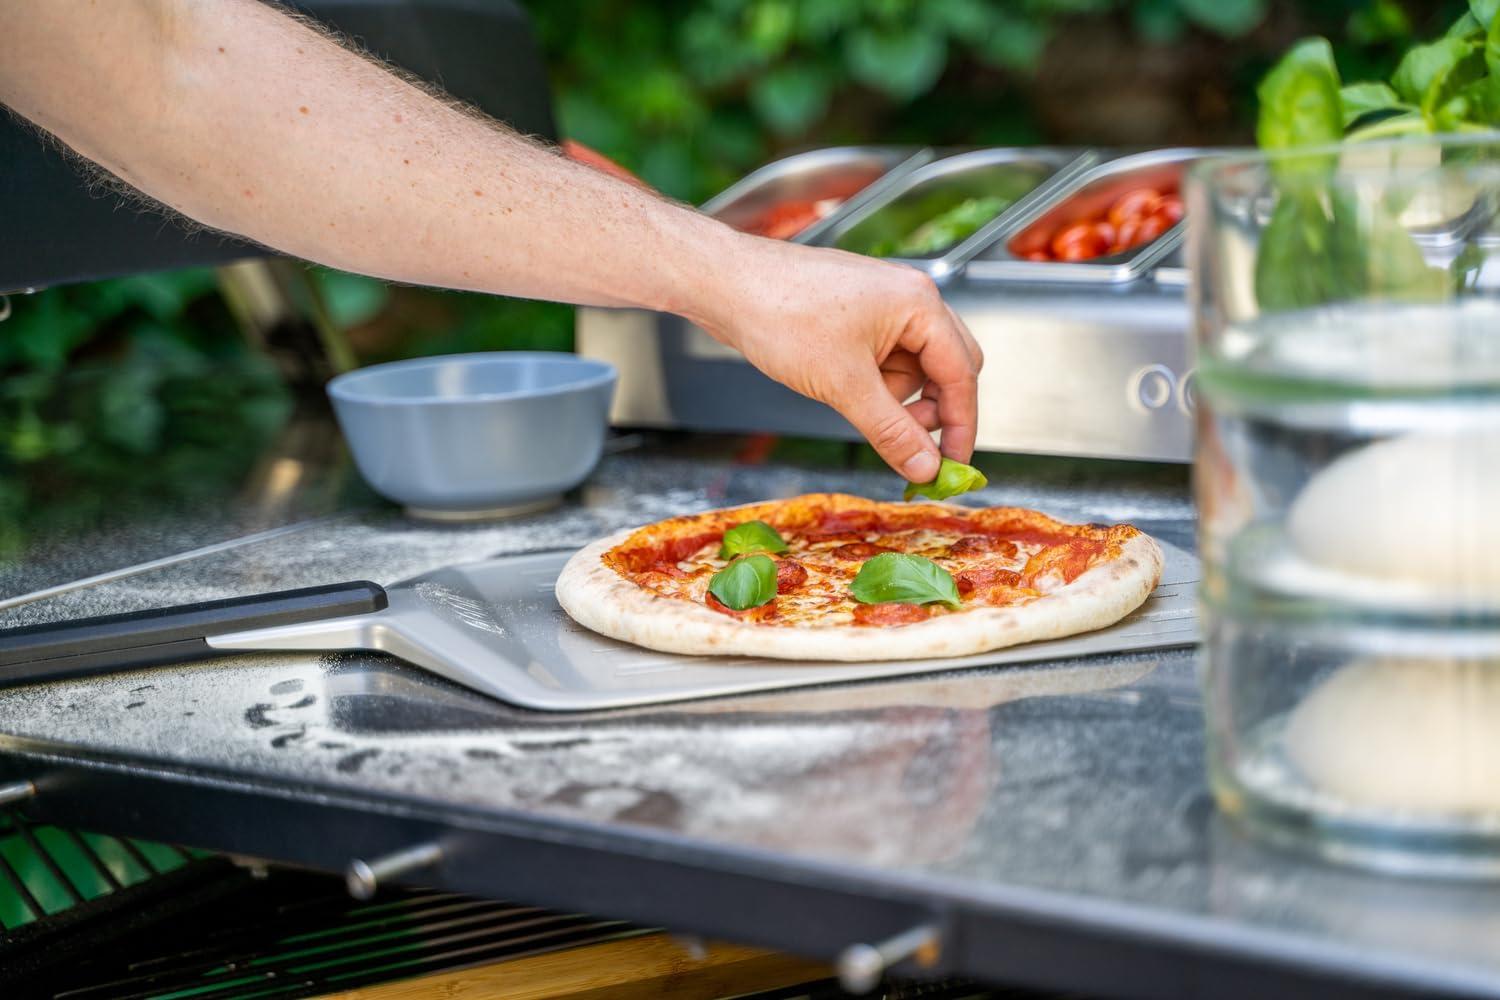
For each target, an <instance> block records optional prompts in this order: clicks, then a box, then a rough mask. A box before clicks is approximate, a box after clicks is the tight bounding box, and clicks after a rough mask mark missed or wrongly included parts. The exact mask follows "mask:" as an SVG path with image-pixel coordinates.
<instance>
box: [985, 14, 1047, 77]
mask: <svg viewBox="0 0 1500 1000" xmlns="http://www.w3.org/2000/svg"><path fill="white" fill-rule="evenodd" d="M1047 38H1048V30H1047V26H1046V25H1044V24H1039V23H1037V22H1036V21H1034V20H1031V19H1028V18H1024V17H1016V16H1014V15H1010V14H1007V13H1004V12H996V23H995V25H994V27H993V28H992V29H991V30H990V32H989V34H988V37H986V38H985V39H984V40H983V41H982V42H981V43H980V44H979V52H978V55H979V58H980V59H983V60H984V61H985V62H987V63H990V64H991V65H993V66H1000V67H1002V68H1005V69H1013V70H1019V71H1021V72H1031V71H1032V70H1034V69H1035V68H1036V64H1037V63H1038V62H1039V61H1040V60H1041V58H1042V50H1043V49H1045V48H1046V47H1047Z"/></svg>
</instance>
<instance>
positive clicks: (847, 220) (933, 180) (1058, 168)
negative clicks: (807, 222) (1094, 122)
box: [813, 148, 1094, 276]
mask: <svg viewBox="0 0 1500 1000" xmlns="http://www.w3.org/2000/svg"><path fill="white" fill-rule="evenodd" d="M1092 162H1094V155H1093V154H1091V153H1084V154H1079V153H1077V152H1075V151H1072V150H1057V149H1025V148H1018V149H980V150H975V151H973V152H969V153H960V154H958V155H956V156H949V157H946V158H944V159H940V160H938V161H937V162H935V163H929V164H927V165H926V166H924V167H922V168H920V169H918V170H915V171H913V172H912V173H911V174H909V175H908V176H907V177H906V178H905V179H904V182H903V183H902V184H901V185H900V186H899V187H897V188H895V189H894V190H889V191H887V192H885V193H884V194H885V196H884V197H881V198H879V199H873V198H872V199H870V200H869V201H867V202H865V203H864V205H863V206H862V207H860V208H858V209H855V208H850V209H849V210H848V211H846V212H844V213H842V214H841V216H840V217H839V218H838V219H836V220H828V225H827V226H826V227H824V228H823V231H822V232H821V233H820V234H819V236H818V238H817V239H815V240H814V241H813V242H817V243H820V244H823V245H831V246H836V247H839V248H840V249H844V250H852V251H854V252H856V253H861V252H865V250H866V249H867V248H869V247H871V246H872V245H874V244H876V243H878V242H881V241H883V240H886V239H889V238H895V237H898V236H901V235H905V234H906V233H909V232H911V231H912V230H913V229H914V228H916V227H917V226H920V225H921V224H922V223H924V222H926V221H929V220H930V219H932V218H935V217H936V216H938V215H941V214H942V213H944V212H946V211H948V210H949V209H951V208H953V207H955V206H956V205H958V204H960V203H962V202H963V201H964V200H965V199H968V198H980V197H986V196H991V195H999V196H1002V197H1005V198H1008V199H1010V201H1009V203H1008V204H1007V205H1006V206H1005V207H1004V208H1003V209H1001V210H1000V211H999V212H998V213H996V215H995V217H994V219H992V220H991V221H989V222H987V223H986V224H985V225H983V226H981V227H980V228H979V229H978V230H976V231H975V232H974V233H973V234H971V235H970V236H968V237H965V238H964V239H963V240H961V241H959V242H958V243H956V244H954V245H951V246H947V247H944V248H942V249H941V250H938V251H935V252H933V253H931V254H927V255H924V256H912V257H893V258H892V259H896V260H901V261H902V262H903V263H907V264H911V265H913V266H915V267H920V268H922V269H923V270H925V271H928V272H929V273H931V274H933V275H934V276H941V275H945V274H948V273H950V272H951V271H953V270H954V269H955V266H956V265H957V264H958V263H959V262H961V261H963V260H965V259H967V258H968V257H969V256H971V255H972V253H973V252H974V251H975V249H977V248H978V247H980V246H982V245H984V243H985V242H987V238H986V237H985V234H986V233H988V232H990V231H992V227H993V226H994V225H995V224H996V223H997V222H999V221H1001V220H1005V219H1008V218H1011V217H1013V216H1014V215H1015V214H1016V213H1021V214H1025V213H1027V212H1028V210H1029V209H1030V208H1031V207H1032V206H1034V205H1037V204H1045V203H1046V202H1048V201H1049V200H1050V197H1049V196H1050V195H1051V194H1052V193H1053V192H1054V191H1055V189H1056V187H1057V186H1058V185H1061V184H1065V183H1066V182H1067V181H1068V180H1069V178H1071V177H1072V176H1074V175H1075V174H1076V173H1077V172H1078V171H1080V170H1082V169H1084V168H1085V167H1087V166H1088V165H1089V164H1090V163H1092Z"/></svg>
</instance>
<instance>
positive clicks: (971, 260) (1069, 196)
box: [955, 148, 1215, 283]
mask: <svg viewBox="0 0 1500 1000" xmlns="http://www.w3.org/2000/svg"><path fill="white" fill-rule="evenodd" d="M1214 152H1215V151H1213V150H1206V149H1191V148H1179V149H1158V150H1152V151H1151V152H1148V153H1133V154H1130V155H1127V156H1121V157H1119V158H1117V159H1113V160H1107V161H1105V162H1104V163H1100V164H1098V165H1097V166H1095V167H1093V168H1092V169H1090V170H1086V171H1083V172H1080V173H1077V174H1075V175H1074V176H1073V177H1072V178H1071V179H1070V180H1068V181H1067V182H1065V183H1062V184H1059V185H1056V186H1054V187H1052V188H1050V190H1049V191H1048V195H1049V197H1047V198H1046V199H1045V200H1043V199H1037V200H1035V201H1032V202H1031V203H1030V204H1028V205H1027V206H1026V207H1025V209H1024V210H1021V211H1016V212H1012V213H1008V214H1007V217H1005V218H1002V219H998V220H996V223H995V224H993V225H991V226H988V227H986V228H985V230H982V231H981V232H979V233H976V234H975V238H974V239H973V240H972V241H970V244H969V247H968V249H969V250H970V251H971V253H970V255H969V256H967V257H963V258H961V259H959V260H957V261H955V266H956V267H963V268H964V272H965V274H967V275H968V276H969V277H970V278H973V279H976V280H980V281H983V280H990V279H994V280H1001V281H1007V280H1017V281H1028V282H1051V281H1079V282H1101V283H1108V282H1124V281H1133V280H1135V279H1136V278H1139V277H1141V276H1142V275H1144V274H1145V273H1146V272H1148V271H1150V270H1151V268H1152V267H1153V266H1155V265H1156V264H1157V263H1158V262H1160V261H1162V260H1163V259H1165V258H1166V257H1167V256H1168V255H1169V254H1171V253H1172V251H1173V250H1174V249H1176V247H1177V246H1178V245H1179V244H1180V243H1181V242H1182V236H1183V233H1184V232H1185V231H1186V220H1184V221H1183V222H1179V223H1178V224H1177V225H1175V226H1173V227H1172V228H1171V229H1169V230H1167V231H1166V232H1165V233H1163V234H1162V235H1161V236H1159V237H1157V238H1156V239H1155V240H1152V241H1151V242H1150V243H1146V244H1143V245H1141V246H1138V247H1133V248H1131V249H1129V250H1125V251H1122V252H1121V253H1117V254H1110V255H1107V256H1103V257H1096V258H1094V259H1093V260H1086V261H1035V260H1025V259H1023V258H1020V257H1017V256H1015V255H1014V254H1012V253H1011V252H1010V243H1011V241H1012V240H1014V239H1016V238H1017V237H1018V236H1020V235H1022V234H1023V233H1025V232H1026V231H1027V230H1029V229H1031V228H1032V227H1033V226H1048V227H1058V226H1062V225H1065V224H1066V223H1067V222H1068V221H1070V220H1072V219H1073V218H1074V217H1077V216H1084V215H1092V214H1093V211H1092V209H1093V207H1094V206H1095V205H1097V206H1099V207H1100V208H1102V207H1105V206H1108V205H1109V204H1110V203H1111V202H1113V201H1114V199H1116V198H1118V197H1119V196H1120V195H1121V194H1123V193H1124V192H1125V191H1128V190H1130V189H1131V188H1136V187H1142V186H1150V187H1156V186H1163V185H1171V186H1173V187H1177V186H1178V185H1179V183H1180V181H1181V178H1182V172H1183V170H1184V169H1186V167H1187V165H1188V164H1189V163H1192V162H1193V161H1195V160H1201V159H1203V158H1204V157H1206V156H1212V155H1214Z"/></svg>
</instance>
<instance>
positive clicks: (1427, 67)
mask: <svg viewBox="0 0 1500 1000" xmlns="http://www.w3.org/2000/svg"><path fill="white" fill-rule="evenodd" d="M1483 73H1484V47H1483V46H1482V45H1480V44H1479V43H1477V42H1472V41H1468V40H1466V39H1462V38H1440V39H1438V40H1437V41H1435V42H1429V43H1428V44H1426V45H1418V46H1416V47H1414V48H1412V49H1411V50H1410V51H1408V52H1407V53H1406V55H1405V56H1404V57H1402V59H1401V63H1400V65H1398V66H1397V67H1396V72H1395V73H1394V74H1393V75H1392V76H1391V86H1393V87H1394V88H1395V89H1396V93H1397V94H1399V95H1400V97H1401V99H1402V100H1403V101H1406V102H1407V103H1409V104H1415V105H1418V106H1419V107H1421V109H1422V114H1423V115H1424V116H1426V117H1427V118H1428V120H1429V122H1431V121H1432V116H1433V114H1434V112H1435V111H1436V109H1437V108H1438V107H1440V106H1441V105H1442V104H1444V103H1445V102H1446V101H1447V100H1448V99H1449V98H1450V97H1452V96H1453V95H1454V94H1455V93H1457V92H1458V90H1459V89H1460V88H1462V87H1463V86H1464V85H1465V84H1468V83H1472V82H1473V81H1474V80H1477V79H1478V78H1479V77H1480V76H1481V75H1483Z"/></svg>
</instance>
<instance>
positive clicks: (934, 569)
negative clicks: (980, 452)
mask: <svg viewBox="0 0 1500 1000" xmlns="http://www.w3.org/2000/svg"><path fill="white" fill-rule="evenodd" d="M752 529H753V530H752ZM747 533H748V534H749V535H753V536H757V537H761V538H764V539H767V541H766V542H765V543H764V545H762V547H761V548H760V550H759V551H755V552H754V553H753V554H743V553H740V554H736V553H733V552H730V551H728V550H729V548H730V547H731V546H730V542H731V541H733V540H735V539H737V538H739V537H741V536H744V535H746V534H747ZM771 540H774V541H771ZM778 549H779V551H778ZM757 560H767V562H759V563H758V562H757ZM741 564H743V565H741ZM1161 568H1162V555H1161V550H1160V549H1159V548H1158V547H1157V545H1156V543H1155V542H1154V541H1152V540H1151V538H1150V537H1149V536H1147V535H1145V534H1143V533H1141V532H1140V531H1139V530H1137V529H1136V528H1133V527H1131V526H1130V525H1123V524H1122V525H1103V524H1067V523H1064V522H1062V521H1057V520H1054V519H1053V518H1051V517H1048V516H1047V515H1045V514H1042V513H1039V512H1037V511H1033V510H1026V509H1022V508H1016V507H988V508H970V507H960V506H957V505H953V504H946V503H887V502H880V501H875V500H867V499H864V498H862V497H855V496H846V495H843V494H835V493H823V494H810V495H807V496H800V497H793V498H791V499H786V500H772V501H767V502H764V503H755V504H747V505H745V506H741V507H731V508H727V509H723V510H713V511H708V512H707V513H703V514H692V515H687V516H683V517H674V518H670V519H668V520H665V521H659V522H657V523H655V524H650V525H647V526H645V527H642V528H636V529H632V530H626V531H622V532H619V533H617V534H614V535H610V536H609V537H607V538H603V539H600V540H599V541H596V542H594V543H593V544H591V545H588V546H586V547H584V548H583V549H581V550H579V551H578V552H577V553H575V554H574V555H573V557H572V558H571V559H569V560H568V563H567V565H566V566H564V567H563V571H562V573H561V574H560V575H559V577H558V580H557V587H556V593H557V599H558V602H559V603H560V604H561V605H562V607H563V609H564V610H565V611H566V612H567V613H568V614H569V615H570V616H571V617H572V618H573V619H574V620H575V621H577V622H578V623H579V624H581V625H584V626H585V627H587V628H590V629H592V630H594V631H595V632H599V633H601V634H603V635H606V636H610V637H611V638H615V639H621V640H624V641H625V642H630V643H635V644H636V645H639V646H645V647H648V648H650V649H659V650H663V651H666V652H671V653H686V654H700V655H701V654H717V655H724V656H759V657H774V658H780V659H796V660H845V661H868V660H893V659H916V658H930V657H931V658H935V657H954V656H967V655H969V654H972V653H980V652H984V651H987V650H992V649H999V648H1002V647H1005V646H1013V645H1016V644H1019V643H1023V642H1032V641H1035V640H1039V639H1054V638H1058V637H1060V636H1065V635H1073V634H1075V633H1078V632H1086V631H1089V630H1091V629H1096V628H1102V627H1104V626H1106V625H1110V624H1113V623H1114V622H1117V621H1119V620H1120V619H1121V618H1123V617H1125V616H1126V615H1127V614H1129V613H1130V612H1131V611H1133V610H1135V609H1136V608H1137V607H1139V606H1140V605H1141V603H1142V602H1144V601H1145V599H1146V597H1147V596H1148V595H1149V594H1150V593H1151V591H1152V590H1153V589H1154V588H1155V586H1156V584H1157V582H1158V580H1159V579H1160V577H1161ZM892 569H896V570H902V571H903V573H896V574H893V573H890V572H882V571H883V570H892ZM751 570H755V571H756V572H750V571H751ZM757 575H758V577H759V580H758V582H759V584H760V585H761V586H762V587H763V588H764V592H763V593H762V594H761V595H760V596H759V597H756V598H752V599H753V600H755V601H758V602H759V603H756V604H754V606H748V607H745V606H742V607H738V608H737V607H734V606H731V604H727V603H726V602H725V600H724V599H722V597H723V596H724V595H726V594H728V595H736V594H739V593H741V592H742V591H740V590H736V589H734V588H733V587H730V588H727V589H726V587H725V586H721V583H722V581H724V580H726V579H730V578H745V579H750V578H752V577H756V576H757ZM741 582H743V580H742V581H741ZM755 582H756V581H755V580H751V584H752V588H751V589H752V590H753V584H754V583H755ZM929 598H930V599H929ZM731 600H733V598H731Z"/></svg>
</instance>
